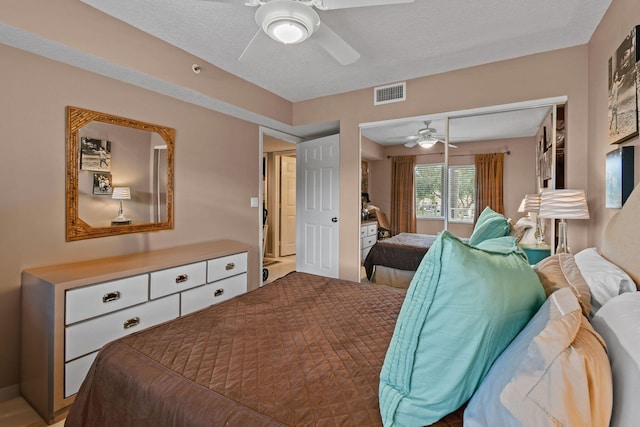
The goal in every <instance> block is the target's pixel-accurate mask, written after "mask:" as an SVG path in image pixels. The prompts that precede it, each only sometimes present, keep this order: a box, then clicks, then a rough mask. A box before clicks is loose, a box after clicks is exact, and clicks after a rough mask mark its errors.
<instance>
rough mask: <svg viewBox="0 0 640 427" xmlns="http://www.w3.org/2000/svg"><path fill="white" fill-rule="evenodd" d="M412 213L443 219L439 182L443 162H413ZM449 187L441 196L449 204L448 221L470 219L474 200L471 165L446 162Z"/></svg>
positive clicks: (473, 168) (472, 215) (441, 176)
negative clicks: (422, 163) (414, 211)
mask: <svg viewBox="0 0 640 427" xmlns="http://www.w3.org/2000/svg"><path fill="white" fill-rule="evenodd" d="M415 179H416V217H418V218H435V219H443V218H444V214H443V210H442V197H443V191H442V183H443V181H444V165H443V164H428V165H416V169H415ZM448 184H449V188H448V191H447V192H446V193H444V197H447V201H448V205H449V217H448V220H449V221H453V222H473V218H474V210H475V202H476V185H475V184H476V168H475V166H450V167H449V176H448Z"/></svg>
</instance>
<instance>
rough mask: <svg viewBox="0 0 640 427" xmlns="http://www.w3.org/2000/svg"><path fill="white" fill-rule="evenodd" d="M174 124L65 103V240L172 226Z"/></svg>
mask: <svg viewBox="0 0 640 427" xmlns="http://www.w3.org/2000/svg"><path fill="white" fill-rule="evenodd" d="M173 138H174V131H173V129H170V128H166V127H162V126H157V125H152V124H148V123H143V122H138V121H135V120H131V119H125V118H121V117H117V116H112V115H107V114H103V113H98V112H93V111H90V110H84V109H79V108H75V107H69V108H68V140H67V145H68V147H67V169H68V170H67V178H68V179H67V181H68V182H67V240H77V239H83V238H91V237H102V236H109V235H114V234H125V233H134V232H143V231H155V230H163V229H169V228H173V209H172V206H173V203H172V202H173V185H172V184H173Z"/></svg>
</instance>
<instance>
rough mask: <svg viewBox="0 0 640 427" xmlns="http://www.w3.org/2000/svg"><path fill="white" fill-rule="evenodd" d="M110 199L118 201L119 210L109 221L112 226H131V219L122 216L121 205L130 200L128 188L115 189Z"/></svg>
mask: <svg viewBox="0 0 640 427" xmlns="http://www.w3.org/2000/svg"><path fill="white" fill-rule="evenodd" d="M111 198H112V199H115V200H120V209H118V215H117V216H116V217H115V218H114V219H112V220H111V223H112V224H131V218H126V217H125V216H124V209H123V205H122V201H123V200H130V199H131V189H130V188H129V187H115V188H114V189H113V193H112V195H111Z"/></svg>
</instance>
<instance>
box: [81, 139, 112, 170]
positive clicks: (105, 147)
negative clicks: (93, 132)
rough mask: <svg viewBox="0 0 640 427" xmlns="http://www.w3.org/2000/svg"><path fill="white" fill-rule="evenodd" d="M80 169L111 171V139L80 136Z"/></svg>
mask: <svg viewBox="0 0 640 427" xmlns="http://www.w3.org/2000/svg"><path fill="white" fill-rule="evenodd" d="M80 170H87V171H99V172H109V171H111V141H105V140H102V139H96V138H88V137H84V136H83V137H82V138H80Z"/></svg>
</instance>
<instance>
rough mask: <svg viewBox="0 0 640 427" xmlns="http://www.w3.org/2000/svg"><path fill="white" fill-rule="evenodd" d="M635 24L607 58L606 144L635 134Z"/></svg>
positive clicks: (636, 119) (636, 94) (626, 138)
mask: <svg viewBox="0 0 640 427" xmlns="http://www.w3.org/2000/svg"><path fill="white" fill-rule="evenodd" d="M639 33H640V26H637V27H635V28H634V29H633V30H631V32H630V33H629V35H627V37H625V39H624V40H623V41H622V43H621V44H620V46H619V47H618V49H616V51H615V53H614V54H613V56H612V57H611V58H609V64H608V66H609V96H608V116H609V117H608V119H609V120H608V123H609V129H608V132H609V143H610V144H619V143H621V142H624V141H626V140H628V139H629V138H633V137H634V136H636V135H638V103H637V98H638V90H637V84H636V75H637V67H636V62H637V60H638V53H639V52H638V51H637V44H638V36H639Z"/></svg>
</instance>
